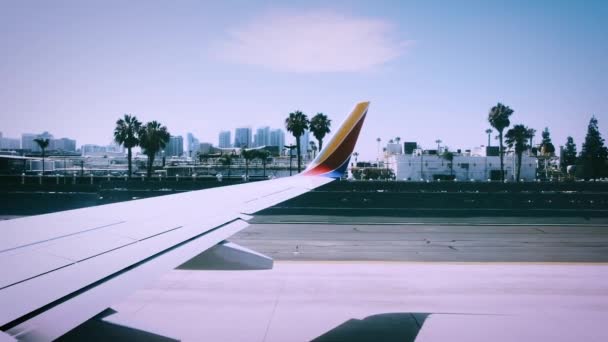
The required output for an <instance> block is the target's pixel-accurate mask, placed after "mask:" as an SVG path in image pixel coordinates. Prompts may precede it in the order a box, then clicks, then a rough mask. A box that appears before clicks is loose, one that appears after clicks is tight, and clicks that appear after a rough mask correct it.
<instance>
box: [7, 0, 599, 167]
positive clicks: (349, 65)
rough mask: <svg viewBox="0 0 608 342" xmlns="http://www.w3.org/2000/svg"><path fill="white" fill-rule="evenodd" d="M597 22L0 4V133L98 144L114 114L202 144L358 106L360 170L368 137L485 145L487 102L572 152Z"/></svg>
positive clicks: (425, 9) (480, 14) (589, 108)
mask: <svg viewBox="0 0 608 342" xmlns="http://www.w3.org/2000/svg"><path fill="white" fill-rule="evenodd" d="M607 17H608V1H602V0H599V1H593V0H588V1H560V0H554V1H540V0H538V1H517V0H516V1H466V0H465V1H458V2H456V1H451V2H446V1H432V0H431V1H405V0H404V1H340V0H336V1H331V2H328V1H316V0H308V1H186V0H182V1H135V0H134V1H113V0H106V1H28V0H26V1H10V0H9V1H2V2H0V131H1V132H2V133H3V134H4V136H5V137H20V135H21V133H24V132H32V133H40V132H42V131H49V132H51V133H52V134H53V135H54V136H55V137H70V138H75V139H76V140H77V144H78V145H81V144H84V143H94V144H107V143H109V142H110V141H111V140H112V132H113V129H114V126H115V122H116V120H117V119H118V118H119V117H121V116H122V115H123V114H124V113H130V114H133V115H136V116H137V117H138V118H139V119H140V120H141V121H143V122H146V121H150V120H157V121H159V122H161V123H162V124H164V125H166V126H167V127H168V129H169V131H170V132H171V133H172V134H175V135H183V136H184V138H185V135H186V133H187V132H192V133H193V134H194V135H195V136H196V137H198V138H199V139H200V140H201V141H208V142H212V143H214V144H217V142H218V133H219V131H220V130H226V129H229V130H232V131H233V130H234V128H236V127H240V126H250V127H252V128H254V129H255V128H256V127H259V126H266V125H268V126H271V127H277V128H279V127H280V128H282V127H283V126H284V120H285V117H286V116H287V115H288V114H289V113H290V112H293V111H295V110H302V111H303V112H304V113H306V114H307V115H308V116H309V117H311V116H313V115H314V114H316V113H318V112H323V113H325V114H327V115H328V116H329V117H330V119H332V123H333V127H334V129H337V127H338V125H339V124H340V122H341V121H342V120H343V119H344V117H345V116H346V115H347V114H348V113H349V112H350V110H351V108H352V107H353V105H354V104H355V103H356V102H359V101H366V100H369V101H371V105H370V110H369V114H368V116H367V120H366V123H365V125H364V127H363V129H362V132H361V136H360V138H359V142H358V143H357V146H356V148H355V150H356V151H358V152H359V153H360V157H359V160H363V159H375V156H376V151H377V144H376V138H378V137H380V138H381V139H382V140H383V141H387V140H388V139H391V138H395V137H397V136H398V137H400V138H401V141H415V142H418V143H420V144H421V145H422V146H423V147H425V148H433V147H434V146H436V144H435V140H437V139H440V140H442V141H443V143H442V145H447V146H449V147H450V148H451V149H452V150H455V149H459V148H462V149H467V148H471V147H474V146H480V145H485V144H487V135H486V134H485V130H486V129H487V128H488V127H489V124H488V122H487V115H488V111H489V109H490V108H491V107H492V106H493V105H496V103H497V102H502V103H504V104H506V105H508V106H510V107H511V108H513V109H514V111H515V113H514V114H513V116H512V117H511V122H512V124H519V123H523V124H525V125H527V126H529V127H532V128H535V129H536V130H537V131H538V133H537V137H536V138H535V139H536V140H537V141H539V140H540V131H541V130H542V129H543V128H544V127H549V130H550V131H551V135H552V138H553V140H554V143H555V144H556V145H563V144H564V143H565V141H566V137H567V136H568V135H571V136H573V137H574V140H575V143H577V146H578V147H579V149H580V147H581V144H582V140H583V139H584V135H585V133H586V127H587V124H588V122H589V119H590V118H591V115H595V116H596V117H597V118H598V120H599V127H600V131H601V133H602V135H603V136H604V137H606V136H607V135H608V82H607V80H608V62H607V61H608V23H607V22H606V20H605V18H607ZM287 140H288V141H289V140H290V139H287ZM492 143H493V144H496V140H493V141H492Z"/></svg>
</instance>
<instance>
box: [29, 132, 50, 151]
mask: <svg viewBox="0 0 608 342" xmlns="http://www.w3.org/2000/svg"><path fill="white" fill-rule="evenodd" d="M34 139H49V146H47V148H46V149H47V151H51V150H54V149H55V143H54V139H53V135H52V134H50V133H49V132H44V133H42V134H32V133H23V134H21V148H22V149H24V150H30V151H33V152H40V151H41V150H40V147H39V146H38V144H37V143H36V142H35V141H34Z"/></svg>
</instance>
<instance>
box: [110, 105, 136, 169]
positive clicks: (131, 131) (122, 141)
mask: <svg viewBox="0 0 608 342" xmlns="http://www.w3.org/2000/svg"><path fill="white" fill-rule="evenodd" d="M140 128H141V122H139V120H137V117H135V116H134V115H133V116H131V115H130V114H125V116H124V118H122V119H118V120H117V121H116V127H115V128H114V141H115V142H116V143H117V144H119V145H123V146H124V147H125V148H126V149H127V160H128V163H129V178H131V173H132V166H131V159H132V153H131V149H132V148H133V147H135V146H137V145H139V138H138V136H137V134H138V133H139V129H140Z"/></svg>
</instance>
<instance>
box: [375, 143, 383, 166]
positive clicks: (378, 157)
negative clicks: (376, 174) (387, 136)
mask: <svg viewBox="0 0 608 342" xmlns="http://www.w3.org/2000/svg"><path fill="white" fill-rule="evenodd" d="M381 141H382V139H380V138H376V142H377V143H378V151H377V153H378V154H377V157H376V161H377V162H380V142H381Z"/></svg>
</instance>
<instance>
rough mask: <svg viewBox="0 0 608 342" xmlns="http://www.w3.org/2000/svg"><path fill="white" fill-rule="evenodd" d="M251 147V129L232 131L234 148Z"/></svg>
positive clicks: (241, 128) (243, 128) (244, 128)
mask: <svg viewBox="0 0 608 342" xmlns="http://www.w3.org/2000/svg"><path fill="white" fill-rule="evenodd" d="M245 146H247V147H251V128H249V127H240V128H237V129H235V130H234V147H245Z"/></svg>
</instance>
